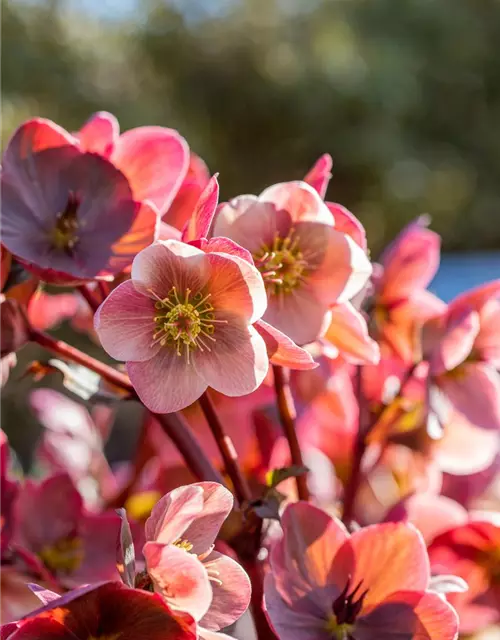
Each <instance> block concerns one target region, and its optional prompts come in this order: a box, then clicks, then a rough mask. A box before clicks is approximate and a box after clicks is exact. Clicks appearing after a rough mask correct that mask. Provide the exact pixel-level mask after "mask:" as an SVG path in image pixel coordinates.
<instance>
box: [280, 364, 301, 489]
mask: <svg viewBox="0 0 500 640" xmlns="http://www.w3.org/2000/svg"><path fill="white" fill-rule="evenodd" d="M273 374H274V389H275V391H276V401H277V404H278V412H279V417H280V422H281V426H282V427H283V431H284V432H285V436H286V439H287V440H288V446H289V447H290V456H291V459H292V464H293V465H296V466H298V467H303V466H304V461H303V459H302V451H301V450H300V445H299V440H298V438H297V432H296V430H295V415H296V413H295V404H294V402H293V396H292V392H291V390H290V383H289V371H288V370H286V369H284V368H283V367H280V366H277V365H273ZM295 481H296V482H297V492H298V495H299V499H300V500H309V489H308V488H307V477H306V475H299V476H296V478H295Z"/></svg>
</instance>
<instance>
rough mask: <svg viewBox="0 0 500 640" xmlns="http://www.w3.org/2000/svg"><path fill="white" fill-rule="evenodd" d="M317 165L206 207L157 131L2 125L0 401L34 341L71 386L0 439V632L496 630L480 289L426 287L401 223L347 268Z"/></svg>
mask: <svg viewBox="0 0 500 640" xmlns="http://www.w3.org/2000/svg"><path fill="white" fill-rule="evenodd" d="M331 169H332V161H331V158H330V156H328V155H324V156H322V157H321V158H320V159H319V160H318V161H317V162H316V163H315V165H314V166H313V167H312V168H311V170H310V171H309V172H308V174H307V175H306V176H305V177H304V179H303V180H291V181H288V182H282V183H280V184H275V185H271V186H268V187H267V188H265V189H264V191H262V193H261V194H260V195H259V196H255V195H240V196H237V197H235V198H233V199H231V200H229V201H227V202H220V201H219V183H218V176H217V175H213V176H211V175H210V173H209V171H208V169H207V167H206V165H205V163H204V162H203V160H202V159H201V158H199V157H198V156H197V155H196V154H194V153H193V152H192V151H190V149H189V147H188V144H187V143H186V141H185V140H184V139H183V138H182V136H180V135H179V134H178V133H177V132H176V131H173V130H170V129H166V128H163V127H155V126H147V127H139V128H137V129H132V130H130V131H126V132H125V133H121V134H120V131H119V125H118V122H117V121H116V119H115V118H114V116H112V115H111V114H109V113H105V112H100V113H97V114H95V115H94V116H92V117H91V118H90V120H89V121H88V122H87V123H85V124H84V125H83V127H82V128H81V129H80V130H79V131H77V132H73V133H69V132H67V131H65V130H64V129H62V128H61V127H60V126H58V125H57V124H55V123H53V122H51V121H49V120H45V119H41V118H37V119H33V120H30V121H28V122H26V123H24V124H23V125H21V126H20V127H19V129H18V130H17V131H16V132H14V134H13V136H12V138H11V139H10V141H9V143H8V145H7V147H6V149H5V152H4V159H3V167H2V177H1V180H2V212H1V227H2V238H1V242H2V244H1V287H2V290H1V321H2V333H1V340H2V352H1V365H2V386H4V385H5V384H7V383H8V381H9V377H10V382H9V384H11V383H12V381H13V380H14V381H15V380H16V379H18V377H16V375H17V370H16V369H15V367H16V362H17V353H18V351H19V350H21V349H22V348H23V347H24V346H25V345H26V344H28V343H36V344H37V345H38V347H39V348H43V349H44V350H47V351H48V352H50V353H51V356H52V357H50V358H44V356H43V355H39V359H38V360H35V361H33V362H31V363H30V364H29V365H28V366H27V368H26V367H25V368H24V370H23V371H22V372H21V373H22V375H23V376H24V377H25V378H28V379H29V380H33V381H35V382H40V381H42V380H46V379H47V380H57V381H58V382H61V381H62V384H63V386H64V388H65V389H66V390H67V391H68V392H71V393H72V394H73V397H70V396H69V395H67V394H65V395H63V394H62V393H60V392H59V391H56V390H54V389H53V388H37V389H34V390H31V391H30V392H29V396H28V398H27V404H28V405H29V408H30V411H31V413H32V414H33V416H34V418H35V419H36V420H37V422H38V423H39V424H40V425H41V436H40V438H39V439H38V440H37V442H36V445H35V446H33V448H32V451H31V454H32V456H31V461H30V462H29V463H28V462H26V461H23V462H26V464H25V467H26V468H28V467H29V470H28V472H27V473H24V472H23V471H22V470H21V467H20V465H19V463H18V461H17V459H16V458H15V456H13V455H12V450H11V449H10V447H9V442H8V439H7V437H6V436H5V435H4V434H3V433H2V439H1V442H0V449H1V451H0V458H1V478H0V480H1V510H2V512H1V539H0V562H1V586H2V594H1V595H2V598H1V616H2V618H1V622H2V628H1V637H2V638H6V639H7V638H8V639H10V640H29V639H31V638H37V639H41V640H45V639H47V640H49V639H51V638H61V639H63V638H64V639H66V638H68V639H69V638H72V639H73V640H74V639H78V640H115V639H118V638H120V639H123V640H127V639H129V638H130V639H132V638H134V639H135V638H142V637H147V638H151V639H153V640H166V639H167V638H168V639H169V640H171V639H174V640H191V639H192V640H195V639H196V638H202V639H204V640H223V638H229V637H232V634H233V633H234V625H237V627H239V628H238V629H237V631H236V637H240V634H241V635H245V637H247V636H248V637H257V638H259V640H272V638H276V637H277V638H279V639H283V640H284V639H286V640H290V639H292V640H322V639H324V640H378V639H379V638H380V639H382V638H383V639H384V640H390V639H392V638H393V639H394V640H403V639H404V640H423V639H424V638H425V639H426V640H456V639H457V638H458V637H459V635H460V637H464V638H465V637H467V638H470V637H475V638H478V639H479V638H489V637H491V638H494V637H498V636H495V635H494V634H495V633H497V634H498V632H499V629H500V491H499V487H500V372H499V370H500V279H499V280H494V281H492V282H489V283H486V284H483V285H481V286H479V287H477V288H476V289H473V290H471V291H466V292H463V293H462V294H460V295H459V296H458V297H457V298H456V299H455V300H452V301H451V302H450V303H448V304H446V303H444V302H443V301H441V300H439V299H438V298H437V297H436V296H434V295H433V294H432V293H430V292H429V291H428V290H427V287H428V285H429V284H430V282H431V281H432V279H433V277H434V275H435V273H436V271H437V269H438V267H439V262H440V238H439V236H438V235H437V234H436V233H434V232H433V231H431V230H430V229H429V228H428V227H429V220H428V219H427V218H426V217H421V218H419V219H417V220H416V221H414V222H412V223H411V224H409V225H408V226H407V227H406V228H405V229H403V230H402V231H401V233H400V234H399V236H398V237H397V238H396V239H395V240H394V241H393V243H392V244H391V245H390V246H389V247H387V248H386V249H385V251H384V252H383V253H382V254H381V256H380V258H379V260H378V262H377V263H372V261H371V260H370V254H369V250H368V242H367V238H366V236H365V232H364V229H363V226H362V225H361V223H360V222H359V221H358V220H357V219H356V217H355V216H354V215H353V214H352V213H351V212H350V211H348V210H347V209H346V208H345V207H343V206H342V205H340V204H337V203H334V202H330V201H328V200H327V199H326V193H327V188H328V185H329V181H330V178H331V173H330V172H331ZM49 285H50V286H49ZM57 286H64V287H65V289H64V290H63V291H62V292H59V293H57V289H56V287H57ZM63 321H68V322H69V323H70V325H71V328H70V329H68V333H69V334H71V335H73V336H74V338H75V343H81V342H82V340H81V338H80V337H79V336H78V335H77V334H81V333H84V334H86V338H90V340H91V341H92V343H93V346H92V353H94V352H95V350H96V349H102V355H103V358H99V359H96V358H95V357H93V355H91V354H90V351H91V350H90V348H89V349H88V352H87V351H85V350H81V349H79V348H77V347H76V346H75V345H73V344H68V343H66V342H64V341H62V340H60V339H59V338H58V337H56V336H54V335H52V334H51V333H47V332H46V331H47V330H51V329H54V328H57V326H58V325H59V324H60V323H61V322H63ZM86 344H87V345H89V344H91V343H90V342H89V341H88V340H87V341H86ZM105 356H109V357H110V358H111V359H113V361H116V362H115V363H114V364H106V363H105V362H104V360H105V359H106V357H105ZM109 361H110V360H109V358H108V362H109ZM13 369H14V372H13ZM134 407H136V408H137V407H139V409H140V411H138V412H136V411H135V410H134V409H133V408H134ZM21 430H22V425H21V427H19V425H16V432H19V431H21ZM132 430H134V432H135V433H136V434H137V437H136V438H135V440H134V443H133V444H132V445H131V446H128V447H127V449H128V453H127V452H126V451H125V447H123V448H122V447H120V446H117V444H118V445H120V442H121V438H125V435H126V434H127V433H130V432H131V431H132ZM6 431H7V432H9V434H12V433H13V430H12V429H11V428H10V425H9V424H8V421H6ZM14 449H15V447H14ZM117 450H118V453H117ZM111 451H114V453H113V454H112V455H110V452H111ZM30 465H31V466H30ZM247 609H249V613H246V611H247ZM482 634H492V635H482Z"/></svg>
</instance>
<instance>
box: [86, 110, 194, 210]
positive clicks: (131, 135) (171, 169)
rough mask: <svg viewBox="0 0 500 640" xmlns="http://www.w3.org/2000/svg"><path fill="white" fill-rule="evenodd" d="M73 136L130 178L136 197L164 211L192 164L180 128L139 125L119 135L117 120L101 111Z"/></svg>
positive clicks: (87, 148) (89, 150)
mask: <svg viewBox="0 0 500 640" xmlns="http://www.w3.org/2000/svg"><path fill="white" fill-rule="evenodd" d="M74 136H75V137H76V138H77V139H78V140H79V142H80V147H81V148H82V149H83V150H84V151H87V152H88V153H95V154H98V155H100V156H102V157H103V158H106V159H107V160H109V162H111V163H112V164H113V165H114V166H115V167H116V168H117V169H119V170H120V171H121V172H122V173H123V174H124V176H125V177H126V178H127V180H128V182H129V184H130V188H131V190H132V194H133V197H134V199H135V200H148V202H150V203H152V204H153V205H154V206H155V208H156V209H157V210H158V211H159V212H160V214H162V215H163V214H164V213H165V211H167V209H168V208H169V207H170V205H171V204H172V202H173V200H174V198H175V197H176V195H177V192H178V191H179V189H180V187H181V185H182V183H183V181H184V180H185V179H186V177H187V176H186V174H187V172H188V168H189V149H188V146H187V143H186V141H185V140H184V138H182V137H181V136H180V135H179V134H178V133H177V131H174V130H173V129H166V128H165V127H156V126H153V127H137V128H136V129H130V130H129V131H125V133H122V134H121V135H120V125H119V124H118V120H117V119H116V118H115V116H113V115H112V114H111V113H107V112H106V111H99V112H98V113H95V114H94V115H93V116H92V117H91V118H89V120H87V122H86V123H85V124H84V125H83V127H82V128H81V129H80V131H78V132H76V133H75V134H74Z"/></svg>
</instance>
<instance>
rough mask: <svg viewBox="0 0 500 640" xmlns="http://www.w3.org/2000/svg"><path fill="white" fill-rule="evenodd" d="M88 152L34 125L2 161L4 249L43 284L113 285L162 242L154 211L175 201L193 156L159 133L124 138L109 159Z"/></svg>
mask: <svg viewBox="0 0 500 640" xmlns="http://www.w3.org/2000/svg"><path fill="white" fill-rule="evenodd" d="M172 147H175V149H177V151H176V152H175V161H174V162H173V165H172V166H171V172H172V173H169V171H168V165H167V167H164V166H162V167H161V175H160V166H161V164H162V162H163V161H164V160H165V161H166V160H167V159H168V158H169V157H170V153H171V151H172ZM87 148H89V146H85V145H82V143H81V142H79V140H78V138H76V137H74V136H72V135H70V134H69V133H67V132H66V131H65V130H64V129H62V128H61V127H59V126H58V125H56V124H54V123H53V122H51V121H50V120H44V119H41V118H36V119H34V120H30V121H28V122H26V123H25V124H23V125H22V126H21V127H19V129H18V130H17V131H16V132H15V133H14V135H13V137H12V138H11V140H10V142H9V144H8V145H7V149H6V150H5V153H4V160H3V170H2V200H3V202H2V242H3V243H4V244H5V246H6V247H7V248H8V249H9V250H10V251H11V252H12V253H13V254H14V255H15V256H17V257H18V258H20V259H21V260H22V261H23V263H24V264H26V266H28V267H29V268H30V269H32V270H34V271H35V272H36V273H38V274H39V275H40V276H41V277H43V278H44V279H46V280H51V281H54V282H59V283H67V282H77V281H81V280H84V279H92V278H96V277H108V278H110V277H112V276H113V275H115V274H117V273H119V272H120V271H122V270H123V269H125V268H127V267H128V266H129V265H130V263H131V261H132V259H133V257H134V256H135V254H136V253H137V252H138V251H140V250H141V249H142V248H144V247H145V246H147V245H149V244H150V243H151V242H152V241H153V240H154V239H155V238H156V237H157V233H158V224H159V213H158V210H157V208H156V207H159V206H164V204H165V202H166V201H168V199H169V198H170V196H171V197H173V195H174V193H172V190H173V189H174V187H175V189H176V188H177V186H176V185H177V183H179V184H180V181H181V180H182V176H183V172H184V171H185V167H184V164H185V163H186V162H187V153H188V152H187V148H186V146H185V143H184V141H183V140H182V138H180V136H178V134H176V133H175V132H171V131H170V130H164V129H161V128H157V127H153V128H148V127H146V128H143V129H136V130H133V131H130V132H127V133H125V134H123V135H122V136H121V137H120V138H119V140H118V141H117V142H116V145H115V147H114V150H113V153H112V154H111V155H109V157H108V156H105V155H98V154H96V153H94V152H86V149H87ZM173 176H175V177H173ZM172 180H173V182H174V183H175V184H173V183H172ZM96 237H98V238H99V242H96Z"/></svg>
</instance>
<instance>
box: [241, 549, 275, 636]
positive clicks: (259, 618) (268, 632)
mask: <svg viewBox="0 0 500 640" xmlns="http://www.w3.org/2000/svg"><path fill="white" fill-rule="evenodd" d="M240 561H241V564H242V565H243V568H244V569H245V571H246V572H247V574H248V577H249V578H250V582H251V583H252V596H251V598H252V599H251V602H250V608H251V611H252V617H253V621H254V624H255V630H256V631H257V638H258V640H276V635H275V634H274V632H273V630H272V629H271V627H270V625H269V622H268V620H267V616H266V614H265V613H264V608H263V604H264V603H263V598H264V574H263V570H262V564H261V563H260V562H259V561H258V560H257V559H256V558H255V557H254V558H248V559H245V558H240Z"/></svg>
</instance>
